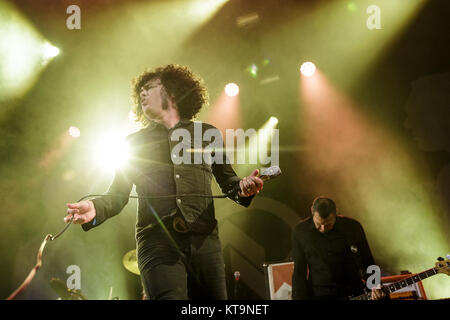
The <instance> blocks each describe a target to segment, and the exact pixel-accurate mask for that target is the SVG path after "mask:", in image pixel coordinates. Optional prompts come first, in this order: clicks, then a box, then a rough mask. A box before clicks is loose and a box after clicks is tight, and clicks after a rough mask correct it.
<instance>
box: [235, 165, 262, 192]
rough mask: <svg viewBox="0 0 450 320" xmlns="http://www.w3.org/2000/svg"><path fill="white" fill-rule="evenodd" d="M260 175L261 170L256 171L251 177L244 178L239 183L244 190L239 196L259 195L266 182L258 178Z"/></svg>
mask: <svg viewBox="0 0 450 320" xmlns="http://www.w3.org/2000/svg"><path fill="white" fill-rule="evenodd" d="M258 174H259V170H258V169H255V170H254V171H253V172H252V174H251V175H249V176H248V177H245V178H243V179H242V180H241V181H240V182H239V186H240V187H241V190H242V191H240V192H239V196H241V197H250V196H253V195H255V194H258V193H259V192H260V191H261V190H262V189H263V185H264V181H262V179H260V178H258Z"/></svg>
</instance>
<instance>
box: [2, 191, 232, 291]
mask: <svg viewBox="0 0 450 320" xmlns="http://www.w3.org/2000/svg"><path fill="white" fill-rule="evenodd" d="M233 191H235V188H233V189H231V190H230V191H228V192H227V193H226V194H222V195H207V194H182V195H176V194H173V195H165V196H130V195H121V194H90V195H87V196H84V197H82V198H81V199H79V200H78V201H77V202H80V201H83V200H85V199H88V198H93V197H100V196H110V197H126V198H129V199H166V198H185V197H199V198H215V199H223V198H227V197H229V196H230V195H231V194H232V193H233ZM150 209H151V211H152V213H153V215H155V217H156V219H157V220H158V222H160V223H162V221H161V219H159V216H158V215H157V214H156V212H155V211H154V209H153V207H151V206H150ZM73 217H74V216H73V215H72V217H71V218H70V220H69V221H68V222H67V225H66V226H65V227H64V228H63V229H62V230H61V231H60V232H58V233H57V234H56V235H55V236H54V235H52V234H47V235H46V236H45V238H44V241H42V243H41V246H40V247H39V250H38V253H37V259H36V260H37V261H36V265H35V266H34V267H33V268H32V269H31V271H30V273H29V274H28V276H27V277H26V278H25V280H24V281H23V282H22V284H21V285H20V286H19V287H18V288H17V289H16V290H15V291H14V292H13V293H11V294H10V295H9V297H8V298H6V300H13V299H14V298H16V296H17V295H18V294H19V293H21V292H22V291H23V290H25V288H26V287H28V285H29V284H30V283H31V281H32V280H33V278H34V276H35V275H36V273H37V271H38V270H39V268H40V267H41V266H42V254H43V252H44V249H45V246H46V244H47V242H49V241H55V240H56V239H57V238H59V237H60V236H61V235H62V234H63V233H64V232H66V231H67V229H69V227H70V225H71V224H72V221H73ZM165 231H166V233H168V231H167V230H165ZM168 235H169V237H170V234H168ZM170 238H171V237H170ZM171 240H173V239H171ZM172 242H174V241H172ZM174 244H175V243H174ZM175 245H176V244H175Z"/></svg>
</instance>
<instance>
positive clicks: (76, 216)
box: [64, 200, 95, 224]
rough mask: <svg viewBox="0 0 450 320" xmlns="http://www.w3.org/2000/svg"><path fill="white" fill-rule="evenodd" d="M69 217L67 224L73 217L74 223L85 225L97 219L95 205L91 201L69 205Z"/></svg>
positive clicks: (66, 220) (66, 219) (65, 219)
mask: <svg viewBox="0 0 450 320" xmlns="http://www.w3.org/2000/svg"><path fill="white" fill-rule="evenodd" d="M67 208H69V209H67V216H66V217H65V218H64V221H65V222H66V223H67V222H69V221H70V218H72V216H73V223H75V224H84V223H88V222H90V221H91V220H92V219H94V218H95V207H94V203H93V202H92V201H90V200H88V201H81V202H76V203H67Z"/></svg>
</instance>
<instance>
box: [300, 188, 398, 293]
mask: <svg viewBox="0 0 450 320" xmlns="http://www.w3.org/2000/svg"><path fill="white" fill-rule="evenodd" d="M311 213H312V217H310V218H308V219H307V220H305V221H302V222H300V223H299V224H298V225H297V226H296V227H295V229H294V232H293V233H292V241H293V242H292V255H293V259H294V272H293V275H292V298H293V299H294V300H308V299H324V300H325V299H345V298H347V297H350V296H356V295H359V294H362V293H364V287H365V285H364V283H363V280H366V279H367V275H366V269H367V267H368V266H370V265H374V264H375V262H374V259H373V256H372V253H371V251H370V248H369V244H368V243H367V239H366V236H365V234H364V230H363V228H362V226H361V224H360V223H359V222H358V221H356V220H354V219H350V218H347V217H344V216H341V215H337V209H336V204H335V203H334V201H333V200H331V199H329V198H325V197H317V198H316V199H314V201H313V204H312V206H311ZM371 294H372V299H373V300H379V299H385V298H388V297H389V296H388V295H386V294H385V293H384V292H383V291H382V290H381V289H377V288H373V289H372V293H371Z"/></svg>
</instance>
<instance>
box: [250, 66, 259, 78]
mask: <svg viewBox="0 0 450 320" xmlns="http://www.w3.org/2000/svg"><path fill="white" fill-rule="evenodd" d="M249 72H250V74H251V75H252V77H253V78H256V77H257V76H258V66H257V65H256V64H252V65H251V66H250V67H249Z"/></svg>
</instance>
